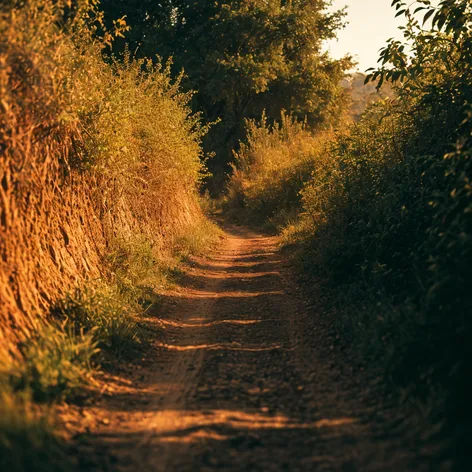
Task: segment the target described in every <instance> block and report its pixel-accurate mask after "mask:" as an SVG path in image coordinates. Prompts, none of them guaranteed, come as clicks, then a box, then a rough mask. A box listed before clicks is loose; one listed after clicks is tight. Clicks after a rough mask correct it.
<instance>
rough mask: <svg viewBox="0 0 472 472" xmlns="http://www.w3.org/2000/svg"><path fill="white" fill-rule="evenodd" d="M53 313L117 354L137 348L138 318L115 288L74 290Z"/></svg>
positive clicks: (103, 347) (102, 285) (100, 287)
mask: <svg viewBox="0 0 472 472" xmlns="http://www.w3.org/2000/svg"><path fill="white" fill-rule="evenodd" d="M52 313H53V315H54V316H55V317H56V318H58V319H63V320H65V323H66V326H68V327H70V329H73V330H74V331H75V332H76V333H78V332H81V331H84V332H85V333H87V334H88V335H90V336H92V337H93V339H94V341H95V342H96V343H97V345H98V346H99V347H100V348H102V349H106V350H110V351H112V352H113V353H115V354H116V355H125V354H129V353H131V352H132V351H134V350H135V349H137V348H138V347H139V346H140V339H139V336H138V327H137V315H136V314H135V313H134V312H133V310H132V308H131V307H130V306H129V304H127V303H126V301H125V300H124V298H123V296H122V295H121V294H120V292H119V290H118V289H117V288H116V287H113V286H108V285H106V284H103V283H102V284H100V285H97V286H89V287H85V288H81V289H76V290H75V291H73V292H71V293H69V294H67V295H66V296H65V297H64V298H63V299H61V300H59V301H58V302H57V303H56V304H55V306H54V307H53V309H52Z"/></svg>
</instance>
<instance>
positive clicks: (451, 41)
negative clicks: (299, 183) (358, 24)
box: [285, 0, 472, 470]
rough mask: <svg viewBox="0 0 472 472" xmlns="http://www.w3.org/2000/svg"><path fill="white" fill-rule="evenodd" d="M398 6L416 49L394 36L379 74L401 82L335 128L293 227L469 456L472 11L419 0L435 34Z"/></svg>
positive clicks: (363, 334) (392, 369) (315, 264)
mask: <svg viewBox="0 0 472 472" xmlns="http://www.w3.org/2000/svg"><path fill="white" fill-rule="evenodd" d="M394 3H397V4H399V5H402V6H403V7H405V9H406V10H405V11H407V12H408V18H409V20H410V22H409V25H408V27H407V29H406V30H405V31H406V36H407V38H408V39H409V40H412V41H413V51H414V53H415V55H414V56H413V58H408V57H407V56H406V53H405V52H404V48H403V47H402V45H401V43H398V42H396V41H392V42H391V43H390V44H389V45H388V46H387V48H385V50H384V51H383V52H382V54H381V59H382V61H381V69H380V70H379V71H376V72H375V73H373V75H372V78H379V80H380V82H379V83H382V80H397V79H401V80H402V83H401V84H397V85H398V86H397V90H396V92H397V98H396V99H395V100H391V101H386V102H383V103H380V104H377V105H376V106H374V107H372V108H371V109H370V110H369V111H368V112H367V113H366V114H365V115H364V116H363V118H362V119H361V121H360V122H359V123H358V124H356V125H354V126H352V127H351V128H350V130H349V131H348V132H346V133H343V134H341V135H339V136H338V137H337V138H336V140H335V142H334V143H333V145H332V147H331V150H330V154H331V158H330V160H329V162H330V163H328V165H327V167H326V168H325V169H324V171H323V172H321V173H319V172H315V173H314V174H313V176H312V179H311V180H310V182H309V183H307V184H306V185H305V187H304V189H303V190H302V203H303V212H302V216H301V222H300V224H299V226H298V227H297V225H295V226H293V227H290V228H288V229H287V230H286V235H285V237H286V240H288V241H293V240H297V239H298V240H299V241H301V242H302V244H303V245H304V248H305V251H304V256H303V257H304V260H305V266H306V269H307V271H309V272H310V273H312V274H316V276H317V277H319V276H320V275H321V276H322V277H323V279H324V280H326V281H327V282H328V283H329V284H330V285H331V287H334V288H335V289H336V293H337V296H338V298H340V299H341V300H343V305H344V307H346V306H347V307H349V308H348V309H346V308H344V309H341V310H340V313H341V314H342V316H343V324H344V326H348V327H349V333H350V334H351V335H352V336H353V338H354V340H357V341H359V340H364V341H366V342H365V344H366V346H367V347H368V351H366V352H369V353H370V354H375V356H376V357H377V358H382V359H385V360H386V361H387V365H388V374H389V377H390V379H391V380H392V381H393V382H394V384H395V385H397V386H399V387H400V388H402V389H404V390H405V391H406V392H407V395H409V396H415V397H416V398H420V399H421V400H422V401H424V402H428V403H429V404H433V405H434V408H432V409H431V411H430V414H431V417H433V416H434V420H436V421H440V422H442V423H445V424H446V426H447V428H449V433H450V434H453V435H455V439H456V440H457V441H456V442H455V447H456V449H455V451H454V453H455V454H457V459H458V462H460V461H461V460H462V459H464V458H465V457H466V452H467V449H466V447H465V444H466V443H467V441H468V440H469V439H470V433H471V424H472V421H471V418H470V415H469V411H470V408H469V406H468V396H469V395H470V390H469V388H468V386H467V381H468V378H469V376H470V359H471V354H472V353H471V350H470V349H471V348H470V346H471V345H472V322H471V319H470V313H471V311H472V298H471V293H470V290H469V289H468V287H470V286H472V278H471V277H472V276H471V272H470V266H471V264H472V206H471V202H472V198H471V197H472V191H471V185H470V179H471V175H472V167H471V165H472V164H471V144H472V141H471V139H470V137H471V131H472V119H471V111H470V103H471V100H472V86H471V84H472V80H471V78H472V75H471V69H470V64H471V63H472V58H471V55H470V51H471V50H470V41H471V36H470V32H471V30H470V24H471V19H472V10H471V7H470V4H469V2H464V1H462V0H451V1H445V2H442V3H441V4H440V6H439V7H438V8H434V7H432V6H430V4H429V2H426V1H424V2H423V1H421V2H418V3H419V4H420V6H421V5H422V6H421V8H422V9H424V10H426V11H427V15H428V17H429V18H432V19H433V25H434V27H433V30H432V31H430V32H427V31H424V30H423V29H422V28H421V26H420V24H419V22H418V21H417V20H416V19H415V17H414V15H413V14H412V13H411V11H410V10H408V8H407V7H406V6H405V5H404V2H401V1H397V2H394ZM398 8H401V7H400V6H399V7H398ZM400 14H401V12H400ZM434 28H435V29H434ZM444 431H446V429H445V430H444ZM451 432H452V433H451ZM461 470H464V469H461Z"/></svg>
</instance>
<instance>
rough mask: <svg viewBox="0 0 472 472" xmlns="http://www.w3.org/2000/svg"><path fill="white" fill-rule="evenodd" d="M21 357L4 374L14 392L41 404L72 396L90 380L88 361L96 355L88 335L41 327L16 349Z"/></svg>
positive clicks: (60, 326)
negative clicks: (27, 395) (21, 393)
mask: <svg viewBox="0 0 472 472" xmlns="http://www.w3.org/2000/svg"><path fill="white" fill-rule="evenodd" d="M20 351H21V358H20V359H19V360H17V361H16V362H15V363H14V364H13V366H12V367H11V368H10V369H8V371H7V372H4V373H2V375H7V376H8V377H9V378H10V383H11V385H12V386H13V389H14V390H16V391H26V392H31V395H32V399H33V400H35V401H40V402H45V401H52V400H65V399H68V398H69V399H70V398H73V397H74V396H76V395H77V394H78V393H80V392H81V391H83V389H84V388H85V387H87V386H88V385H89V383H90V382H91V378H92V358H93V356H94V355H95V354H96V353H97V349H96V345H95V343H94V341H93V339H92V337H91V336H90V335H87V334H84V333H83V331H82V330H78V332H77V333H74V332H73V330H72V329H71V328H70V327H68V326H66V325H65V324H62V325H59V326H52V325H50V326H46V325H45V326H41V327H40V328H39V330H38V332H37V334H36V336H35V337H34V338H32V339H28V340H27V341H25V342H24V343H23V344H22V345H21V346H20Z"/></svg>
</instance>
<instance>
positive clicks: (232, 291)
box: [85, 226, 434, 472]
mask: <svg viewBox="0 0 472 472" xmlns="http://www.w3.org/2000/svg"><path fill="white" fill-rule="evenodd" d="M331 317H332V315H326V314H325V315H323V314H320V313H317V309H316V304H315V305H314V304H313V302H309V301H307V300H306V299H305V298H304V296H303V295H302V294H301V292H300V291H299V290H298V289H297V286H296V284H295V282H294V280H293V277H291V275H290V270H289V268H288V264H287V263H286V261H285V260H284V258H283V256H282V255H281V254H280V253H279V252H278V251H277V245H276V240H275V239H274V238H270V237H266V236H261V235H258V234H255V233H252V232H250V231H249V230H246V229H243V228H239V227H235V226H232V227H228V228H227V234H226V237H225V239H224V240H222V241H221V247H220V248H218V250H217V252H216V255H215V256H214V257H213V258H212V259H210V260H197V261H194V262H193V264H192V267H191V269H190V270H189V272H188V275H187V277H186V278H185V281H184V286H183V287H182V288H181V289H179V290H176V291H175V292H174V293H171V294H169V295H168V297H167V299H166V301H165V302H164V305H163V307H160V309H159V310H158V311H157V312H156V314H155V315H154V316H151V317H150V320H149V321H150V323H153V324H154V325H156V326H158V327H159V330H158V331H159V332H164V333H165V334H164V336H162V337H161V338H160V339H159V340H158V341H156V343H155V346H154V348H153V350H152V351H151V352H150V353H149V354H148V356H147V358H146V359H145V360H144V361H143V363H142V364H141V365H139V364H133V366H131V368H130V370H129V371H128V373H127V376H128V379H131V380H128V381H127V382H126V381H122V386H121V390H120V389H118V390H117V391H116V392H115V393H114V394H113V395H111V396H110V398H107V399H105V400H103V403H102V404H101V405H98V406H97V407H96V410H95V412H94V414H97V416H98V417H100V418H104V417H106V420H103V421H102V422H101V426H99V427H97V428H95V430H94V431H92V436H91V439H90V444H89V445H88V447H89V450H90V448H91V447H92V448H93V449H94V450H95V451H97V450H99V451H100V456H101V457H102V461H101V462H102V464H101V466H100V467H101V468H102V469H104V468H107V469H108V470H113V471H130V472H131V471H140V472H148V471H166V472H173V471H175V472H186V471H215V470H221V471H264V472H269V471H344V472H346V471H382V472H384V471H390V470H391V471H405V470H416V471H418V470H434V469H430V467H429V466H428V465H427V463H426V460H425V459H421V455H420V454H419V452H418V444H416V443H415V442H414V440H413V439H412V437H407V435H405V432H404V429H402V428H400V427H399V426H398V425H399V423H400V421H398V414H397V413H396V411H395V409H394V408H392V407H390V406H389V405H388V403H387V402H386V400H382V399H381V398H383V397H380V396H379V393H378V392H379V389H378V388H377V387H376V386H375V385H376V384H375V381H374V380H372V379H370V378H369V377H368V376H366V375H365V374H364V373H363V372H362V368H361V367H359V365H358V364H356V363H354V365H353V363H351V362H349V360H348V359H346V358H345V356H344V355H343V354H342V353H341V352H339V349H338V348H337V347H336V337H335V333H334V331H333V329H332V328H331V326H330V324H332V318H331ZM125 377H126V376H125ZM366 379H367V380H366ZM117 382H118V381H117ZM85 455H87V453H85ZM105 458H106V460H105ZM104 464H105V465H104ZM90 468H91V467H90Z"/></svg>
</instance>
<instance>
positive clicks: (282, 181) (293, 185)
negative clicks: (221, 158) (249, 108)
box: [225, 113, 329, 228]
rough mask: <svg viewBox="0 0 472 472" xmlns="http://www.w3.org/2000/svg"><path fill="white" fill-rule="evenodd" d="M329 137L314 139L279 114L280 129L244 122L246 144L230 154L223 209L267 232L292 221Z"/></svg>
mask: <svg viewBox="0 0 472 472" xmlns="http://www.w3.org/2000/svg"><path fill="white" fill-rule="evenodd" d="M328 136H329V134H327V133H326V134H324V135H319V136H317V137H316V138H315V137H314V136H313V135H312V134H311V133H310V132H309V131H308V130H307V127H306V124H305V123H300V122H298V121H297V120H296V119H295V118H294V117H292V116H287V115H286V114H284V113H283V114H282V116H281V119H280V123H275V124H274V125H270V124H269V122H268V119H267V117H266V116H265V115H263V116H262V119H261V121H260V122H257V121H249V122H247V142H246V143H243V144H241V148H240V150H239V151H238V152H235V157H234V160H235V163H234V166H233V167H234V169H233V173H232V178H231V180H230V182H229V184H228V191H227V197H226V203H225V204H226V208H227V210H228V211H230V212H232V213H233V214H234V215H235V216H236V217H238V218H239V219H244V220H246V221H250V222H251V221H252V222H255V221H259V222H261V221H264V222H266V224H268V225H269V226H271V227H272V228H274V227H275V228H277V227H279V226H282V225H283V224H285V223H286V222H287V220H290V219H291V218H295V217H296V211H297V208H299V207H300V190H301V189H302V187H303V185H304V183H305V182H306V181H307V180H309V178H310V174H311V171H312V169H313V166H314V165H315V162H317V160H319V158H320V155H322V154H323V148H324V143H325V142H326V141H327V140H328Z"/></svg>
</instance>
